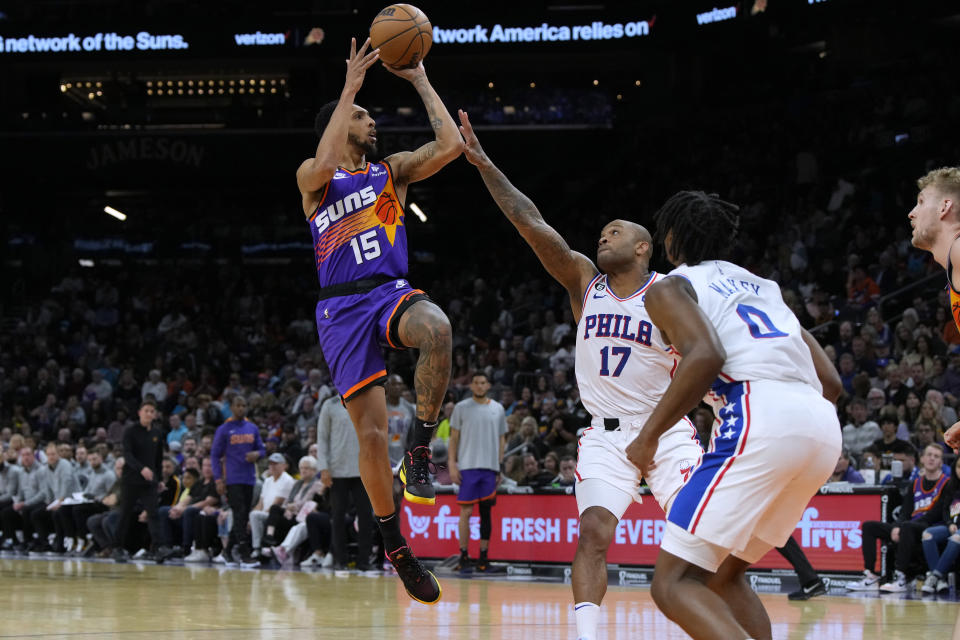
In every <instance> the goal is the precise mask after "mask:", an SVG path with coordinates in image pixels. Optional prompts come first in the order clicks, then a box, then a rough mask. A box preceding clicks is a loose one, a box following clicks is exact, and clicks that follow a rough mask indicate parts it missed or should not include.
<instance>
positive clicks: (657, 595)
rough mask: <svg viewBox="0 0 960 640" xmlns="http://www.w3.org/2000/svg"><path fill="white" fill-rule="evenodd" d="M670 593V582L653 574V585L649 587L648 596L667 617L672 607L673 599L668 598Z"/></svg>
mask: <svg viewBox="0 0 960 640" xmlns="http://www.w3.org/2000/svg"><path fill="white" fill-rule="evenodd" d="M672 591H673V583H672V581H671V580H668V579H667V578H664V577H658V576H657V574H656V572H654V574H653V583H652V584H651V585H650V595H651V596H652V597H653V601H654V602H655V603H656V605H657V607H658V608H659V609H660V611H662V612H663V613H664V615H666V616H667V617H670V608H671V606H672V605H673V598H672V597H671V596H670V593H671V592H672Z"/></svg>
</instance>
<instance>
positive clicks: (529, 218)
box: [460, 109, 597, 321]
mask: <svg viewBox="0 0 960 640" xmlns="http://www.w3.org/2000/svg"><path fill="white" fill-rule="evenodd" d="M460 123H461V125H460V132H461V133H462V134H463V138H464V140H465V146H464V154H465V155H466V156H467V160H469V161H470V163H471V164H473V165H475V166H476V167H477V169H479V170H480V175H481V176H482V177H483V182H484V184H486V185H487V190H488V191H490V195H492V196H493V199H494V200H495V201H496V203H497V206H499V207H500V210H501V211H503V213H504V214H505V215H506V216H507V219H508V220H510V222H511V223H512V224H513V226H514V227H516V228H517V231H519V232H520V235H521V236H523V239H524V240H526V241H527V244H529V245H530V247H531V248H532V249H533V251H534V253H536V254H537V257H538V258H540V262H541V263H542V264H543V266H544V267H545V268H546V269H547V272H548V273H549V274H550V275H551V276H553V277H554V279H555V280H556V281H557V282H559V283H560V284H562V285H563V286H564V288H565V289H566V290H567V293H568V294H569V295H570V306H571V307H572V308H573V316H574V319H576V320H577V321H579V320H580V312H581V310H582V309H581V307H582V305H583V293H584V289H585V288H586V286H587V285H589V284H590V281H591V280H593V278H594V276H596V275H597V268H596V267H595V266H594V265H593V262H591V261H590V259H589V258H587V257H586V256H585V255H583V254H582V253H577V252H576V251H573V250H572V249H571V248H570V246H569V245H568V244H567V242H566V240H564V239H563V237H562V236H561V235H560V234H559V233H557V230H556V229H554V228H553V227H551V226H550V225H549V224H547V223H546V221H545V220H544V219H543V216H542V215H540V211H539V210H537V207H536V205H535V204H533V201H531V200H530V198H528V197H527V196H525V195H524V194H523V193H521V192H520V190H519V189H517V188H516V187H515V186H513V185H512V184H511V183H510V181H509V180H508V179H507V176H505V175H503V172H502V171H500V170H499V169H497V167H496V166H495V165H494V164H493V162H492V161H491V160H490V158H489V157H488V156H487V154H486V153H485V152H484V151H483V148H482V147H481V146H480V141H479V140H477V135H476V134H475V133H474V132H473V127H472V126H471V125H470V118H469V117H468V116H467V113H466V112H465V111H464V110H462V109H461V110H460Z"/></svg>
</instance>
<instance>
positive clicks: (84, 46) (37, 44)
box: [0, 31, 190, 53]
mask: <svg viewBox="0 0 960 640" xmlns="http://www.w3.org/2000/svg"><path fill="white" fill-rule="evenodd" d="M189 48H190V43H189V42H187V40H186V38H185V37H184V36H183V35H181V34H172V33H164V34H153V33H150V32H149V31H140V32H139V33H136V34H133V35H123V34H119V33H114V32H100V33H94V34H90V35H79V36H78V35H77V34H75V33H68V34H67V35H56V36H37V35H27V36H21V37H9V36H0V53H51V52H52V53H66V52H77V51H134V50H137V51H167V50H175V49H189Z"/></svg>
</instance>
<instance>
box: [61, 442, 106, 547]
mask: <svg viewBox="0 0 960 640" xmlns="http://www.w3.org/2000/svg"><path fill="white" fill-rule="evenodd" d="M78 449H79V447H78ZM87 462H88V463H89V465H90V468H89V470H88V472H87V486H86V488H84V490H83V496H84V502H82V503H80V504H72V505H62V506H61V507H60V508H59V509H56V510H55V511H53V524H54V526H55V527H56V532H57V538H63V539H65V540H70V539H71V538H72V539H73V540H74V544H73V546H72V548H71V551H73V552H74V553H76V554H77V555H81V554H82V553H83V552H84V551H85V550H86V548H87V534H88V533H89V530H88V529H87V518H89V517H90V516H92V515H95V514H97V513H103V512H104V511H106V510H107V509H108V507H107V506H106V505H105V504H103V503H102V502H101V501H102V500H103V499H104V498H105V497H106V495H107V494H108V493H110V488H111V487H112V486H113V483H114V482H116V481H117V476H116V474H115V473H114V472H113V469H111V468H109V467H108V466H107V465H105V464H103V458H101V457H100V452H99V451H92V452H90V453H89V454H87ZM77 475H78V476H80V475H81V471H80V470H79V469H78V470H77ZM90 542H91V543H92V540H91V541H90Z"/></svg>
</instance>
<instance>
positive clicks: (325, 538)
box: [307, 511, 330, 552]
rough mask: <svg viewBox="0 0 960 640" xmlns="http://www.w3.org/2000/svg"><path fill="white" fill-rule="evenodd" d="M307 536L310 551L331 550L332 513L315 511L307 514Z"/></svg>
mask: <svg viewBox="0 0 960 640" xmlns="http://www.w3.org/2000/svg"><path fill="white" fill-rule="evenodd" d="M307 538H308V539H309V540H310V551H311V552H313V551H329V549H330V514H329V513H327V512H326V511H313V512H311V513H308V514H307Z"/></svg>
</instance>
